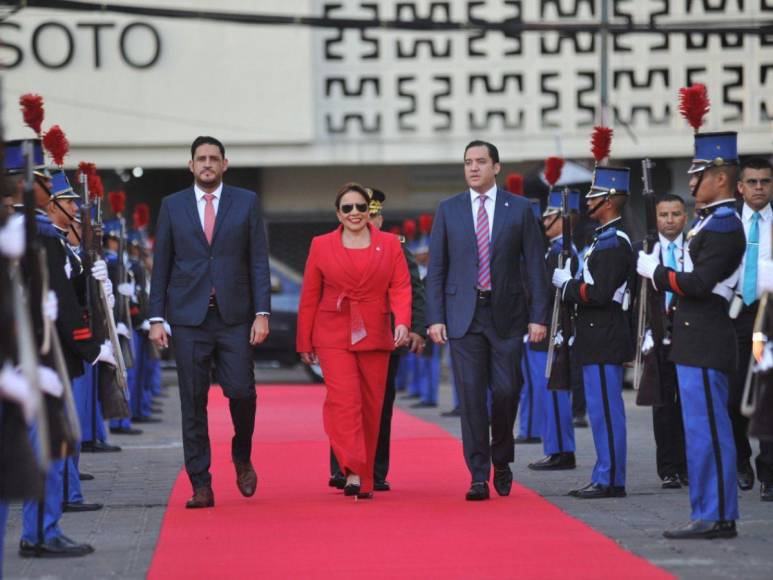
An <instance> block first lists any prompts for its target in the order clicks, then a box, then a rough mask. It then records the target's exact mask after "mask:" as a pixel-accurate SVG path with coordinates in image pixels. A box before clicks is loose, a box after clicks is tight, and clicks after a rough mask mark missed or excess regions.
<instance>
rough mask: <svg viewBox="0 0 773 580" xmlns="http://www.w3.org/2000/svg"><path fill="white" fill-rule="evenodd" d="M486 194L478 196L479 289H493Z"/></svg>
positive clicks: (476, 231) (476, 228)
mask: <svg viewBox="0 0 773 580" xmlns="http://www.w3.org/2000/svg"><path fill="white" fill-rule="evenodd" d="M486 199H487V198H486V196H485V195H480V196H478V223H477V224H476V226H475V235H476V236H477V238H478V289H479V290H491V264H490V262H491V255H490V252H491V241H490V240H489V227H488V213H486Z"/></svg>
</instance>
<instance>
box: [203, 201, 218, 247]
mask: <svg viewBox="0 0 773 580" xmlns="http://www.w3.org/2000/svg"><path fill="white" fill-rule="evenodd" d="M214 199H215V196H214V194H212V193H205V194H204V200H205V201H206V202H207V205H206V206H205V207H204V235H205V236H206V237H207V242H209V245H210V246H211V245H212V234H214V233H215V204H214V203H213V200H214Z"/></svg>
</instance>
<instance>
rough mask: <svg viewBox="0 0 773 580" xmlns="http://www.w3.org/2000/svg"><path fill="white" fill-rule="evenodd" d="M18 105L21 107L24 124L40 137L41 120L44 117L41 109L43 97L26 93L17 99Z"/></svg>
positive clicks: (44, 113) (44, 114)
mask: <svg viewBox="0 0 773 580" xmlns="http://www.w3.org/2000/svg"><path fill="white" fill-rule="evenodd" d="M19 105H20V106H21V113H22V116H23V117H24V123H26V125H27V126H28V127H29V128H30V129H32V130H33V131H35V134H36V135H40V131H41V126H42V125H43V118H44V117H45V116H46V112H45V110H44V109H43V97H41V96H40V95H35V94H33V93H27V94H26V95H22V96H21V97H19Z"/></svg>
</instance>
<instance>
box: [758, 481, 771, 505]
mask: <svg viewBox="0 0 773 580" xmlns="http://www.w3.org/2000/svg"><path fill="white" fill-rule="evenodd" d="M760 500H762V501H773V483H760Z"/></svg>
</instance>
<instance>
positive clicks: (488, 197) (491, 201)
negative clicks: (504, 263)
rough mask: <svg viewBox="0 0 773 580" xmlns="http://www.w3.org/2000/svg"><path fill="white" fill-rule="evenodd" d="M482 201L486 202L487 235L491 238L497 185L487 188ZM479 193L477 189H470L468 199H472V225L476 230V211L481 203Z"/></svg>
mask: <svg viewBox="0 0 773 580" xmlns="http://www.w3.org/2000/svg"><path fill="white" fill-rule="evenodd" d="M483 196H485V200H484V203H485V204H486V206H485V207H486V214H487V215H488V237H489V240H491V233H492V232H493V231H494V209H495V208H496V205H497V185H496V183H495V184H494V187H492V188H491V189H489V190H488V191H487V192H486V193H484V194H483ZM481 197H482V196H481V194H480V193H478V192H477V191H474V190H472V189H471V190H470V199H471V201H472V225H473V227H474V228H475V229H476V230H477V228H478V211H479V209H480V208H479V205H480V203H481Z"/></svg>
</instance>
